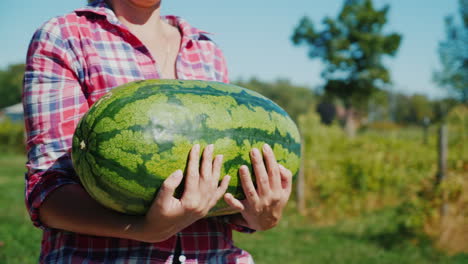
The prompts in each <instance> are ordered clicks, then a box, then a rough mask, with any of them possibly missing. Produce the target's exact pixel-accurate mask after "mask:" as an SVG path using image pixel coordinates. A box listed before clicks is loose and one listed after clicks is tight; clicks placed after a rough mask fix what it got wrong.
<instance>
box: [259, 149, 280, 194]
mask: <svg viewBox="0 0 468 264" xmlns="http://www.w3.org/2000/svg"><path fill="white" fill-rule="evenodd" d="M263 158H264V160H265V165H266V169H267V172H268V178H269V180H270V181H269V183H270V187H271V189H272V190H274V191H276V190H278V191H279V190H281V176H280V171H279V167H278V162H277V161H276V158H275V153H274V152H273V150H272V149H271V147H270V145H268V144H265V145H263Z"/></svg>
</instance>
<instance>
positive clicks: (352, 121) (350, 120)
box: [344, 107, 358, 138]
mask: <svg viewBox="0 0 468 264" xmlns="http://www.w3.org/2000/svg"><path fill="white" fill-rule="evenodd" d="M357 127H358V124H357V121H356V115H355V112H354V109H353V108H352V107H346V115H345V120H344V130H345V133H346V135H347V136H348V137H349V138H354V137H355V136H356V131H357Z"/></svg>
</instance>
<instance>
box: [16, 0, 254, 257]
mask: <svg viewBox="0 0 468 264" xmlns="http://www.w3.org/2000/svg"><path fill="white" fill-rule="evenodd" d="M164 19H165V20H166V21H167V22H169V23H170V24H172V25H174V26H176V27H178V28H179V30H180V32H181V35H182V43H181V47H180V50H179V54H178V57H177V60H176V72H177V77H178V78H179V79H200V80H209V81H222V82H228V76H227V70H226V65H225V60H224V57H223V54H222V53H221V51H220V49H219V48H218V47H216V45H215V44H214V43H213V42H212V41H210V40H209V39H208V38H207V37H206V36H205V34H206V32H203V31H200V30H198V29H196V28H193V27H191V26H190V25H189V24H188V23H187V22H185V21H184V20H182V19H180V18H178V17H174V16H167V17H165V18H164ZM157 78H160V74H159V72H158V62H156V61H155V60H154V58H153V57H152V56H151V55H150V52H149V51H148V49H147V48H146V47H145V46H144V45H143V44H142V43H141V42H140V41H139V40H138V39H137V38H136V37H135V36H134V35H133V34H132V33H131V32H130V31H129V30H128V28H127V27H125V26H124V25H123V24H122V23H120V22H119V20H118V19H117V17H116V16H115V14H114V13H113V11H112V10H111V9H110V8H109V7H108V6H107V5H106V3H105V2H104V0H98V1H95V2H94V3H93V4H91V5H89V6H87V7H85V8H81V9H77V10H75V11H74V12H72V13H70V14H67V15H64V16H60V17H56V18H53V19H51V20H50V21H48V22H46V23H45V24H44V25H43V26H42V27H40V28H39V29H38V30H37V31H36V33H35V34H34V36H33V38H32V40H31V43H30V46H29V50H28V54H27V62H26V72H25V77H24V93H23V104H24V109H25V123H26V131H27V150H28V162H27V164H26V166H27V169H28V173H27V174H26V191H25V195H26V205H27V208H28V210H29V213H30V215H31V219H32V221H33V223H34V224H35V225H36V226H38V227H40V228H42V229H43V239H42V249H41V256H40V262H41V263H172V260H173V259H178V258H179V256H180V255H182V256H183V257H182V258H181V260H183V259H184V258H185V259H186V260H185V263H251V262H252V258H251V256H250V255H249V254H248V253H247V252H246V251H243V250H241V249H239V248H236V247H235V246H234V245H233V241H232V229H236V230H238V231H243V232H249V231H250V230H248V229H245V228H242V227H239V226H234V225H231V224H229V223H226V221H222V220H223V219H222V218H208V219H203V220H200V221H198V222H196V223H194V224H192V225H191V226H189V227H188V228H186V229H184V230H182V231H181V232H179V233H178V234H176V235H175V236H173V237H171V238H170V239H168V240H166V241H164V242H160V243H154V244H151V243H144V242H139V241H134V240H128V239H119V238H109V237H96V236H89V235H82V234H76V233H72V232H67V231H64V230H57V229H52V228H48V227H47V226H44V225H42V223H41V222H40V221H39V216H38V208H39V207H40V206H41V204H42V202H43V201H44V200H45V199H46V197H47V196H48V195H49V193H51V192H52V191H53V190H55V189H56V188H59V187H60V186H63V185H65V184H80V181H79V179H78V177H77V176H76V173H75V171H74V170H73V167H72V164H71V160H70V148H71V141H72V137H73V132H74V130H75V127H76V126H77V123H78V121H79V120H80V118H81V117H82V116H83V114H84V113H85V112H86V111H87V110H88V109H89V107H90V106H91V105H92V104H93V103H94V102H96V100H97V99H99V98H100V97H101V96H102V95H104V94H105V93H107V92H108V91H109V90H111V89H112V88H113V87H116V86H118V85H121V84H125V83H127V82H130V81H136V80H142V79H157Z"/></svg>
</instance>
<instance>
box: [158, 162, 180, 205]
mask: <svg viewBox="0 0 468 264" xmlns="http://www.w3.org/2000/svg"><path fill="white" fill-rule="evenodd" d="M182 178H183V173H182V171H181V170H176V171H175V172H174V173H172V174H171V175H170V176H169V177H167V179H165V180H164V182H163V184H162V185H161V187H160V188H159V191H158V194H157V195H156V202H157V203H158V204H160V205H163V204H167V203H169V201H170V200H171V199H173V198H174V191H175V189H176V188H177V187H178V186H179V185H180V183H181V182H182Z"/></svg>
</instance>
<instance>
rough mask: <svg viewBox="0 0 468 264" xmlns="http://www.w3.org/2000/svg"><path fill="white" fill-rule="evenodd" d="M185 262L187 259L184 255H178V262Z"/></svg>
mask: <svg viewBox="0 0 468 264" xmlns="http://www.w3.org/2000/svg"><path fill="white" fill-rule="evenodd" d="M186 260H187V257H185V256H184V255H180V256H179V261H180V263H182V264H183V263H185V261H186Z"/></svg>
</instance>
